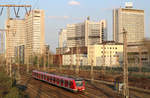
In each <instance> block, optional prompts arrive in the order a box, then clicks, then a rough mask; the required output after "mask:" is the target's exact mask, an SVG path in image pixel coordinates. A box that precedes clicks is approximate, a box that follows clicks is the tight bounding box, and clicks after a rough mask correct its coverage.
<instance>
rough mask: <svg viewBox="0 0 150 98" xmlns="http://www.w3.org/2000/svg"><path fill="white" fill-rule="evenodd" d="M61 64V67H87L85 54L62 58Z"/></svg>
mask: <svg viewBox="0 0 150 98" xmlns="http://www.w3.org/2000/svg"><path fill="white" fill-rule="evenodd" d="M62 64H63V65H77V64H78V65H80V66H86V65H88V58H87V54H69V55H63V56H62Z"/></svg>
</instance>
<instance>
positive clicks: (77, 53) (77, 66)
mask: <svg viewBox="0 0 150 98" xmlns="http://www.w3.org/2000/svg"><path fill="white" fill-rule="evenodd" d="M76 59H77V61H76V62H77V63H76V64H77V65H76V75H78V74H79V48H78V46H77V47H76Z"/></svg>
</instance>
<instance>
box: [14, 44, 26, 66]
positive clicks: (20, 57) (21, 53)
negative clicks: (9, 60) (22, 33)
mask: <svg viewBox="0 0 150 98" xmlns="http://www.w3.org/2000/svg"><path fill="white" fill-rule="evenodd" d="M24 58H25V45H21V46H17V47H15V62H18V63H19V64H24Z"/></svg>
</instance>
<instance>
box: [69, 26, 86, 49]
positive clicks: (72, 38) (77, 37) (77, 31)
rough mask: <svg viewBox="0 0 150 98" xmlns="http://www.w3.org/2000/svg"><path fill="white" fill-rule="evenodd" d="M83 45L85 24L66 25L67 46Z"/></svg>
mask: <svg viewBox="0 0 150 98" xmlns="http://www.w3.org/2000/svg"><path fill="white" fill-rule="evenodd" d="M76 46H85V24H84V23H78V24H68V25H67V47H76Z"/></svg>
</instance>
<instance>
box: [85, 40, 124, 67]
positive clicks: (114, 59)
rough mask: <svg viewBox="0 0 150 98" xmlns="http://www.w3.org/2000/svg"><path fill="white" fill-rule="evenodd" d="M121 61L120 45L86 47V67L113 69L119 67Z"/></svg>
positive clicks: (121, 46) (110, 43)
mask: <svg viewBox="0 0 150 98" xmlns="http://www.w3.org/2000/svg"><path fill="white" fill-rule="evenodd" d="M122 61H123V45H122V44H118V43H114V42H106V43H103V44H99V45H89V46H88V65H91V64H93V65H94V66H109V67H115V66H120V65H121V64H122Z"/></svg>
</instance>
